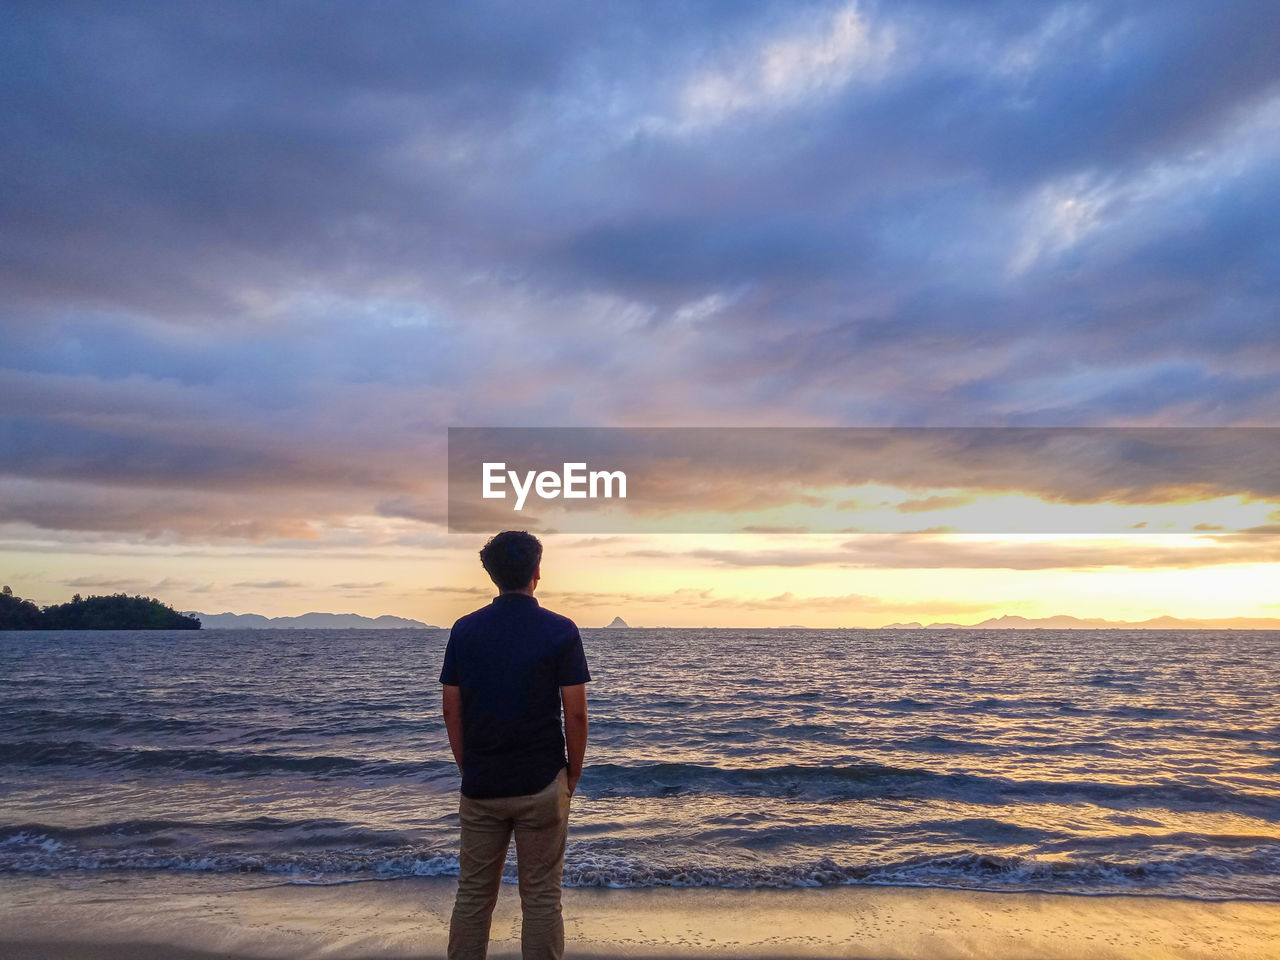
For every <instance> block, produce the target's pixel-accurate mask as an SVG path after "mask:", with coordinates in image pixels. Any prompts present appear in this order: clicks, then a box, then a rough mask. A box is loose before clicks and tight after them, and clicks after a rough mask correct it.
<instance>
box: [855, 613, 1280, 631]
mask: <svg viewBox="0 0 1280 960" xmlns="http://www.w3.org/2000/svg"><path fill="white" fill-rule="evenodd" d="M979 628H981V629H984V630H1035V629H1041V630H1106V629H1123V630H1280V620H1278V619H1276V618H1274V617H1221V618H1217V619H1212V620H1186V619H1182V618H1180V617H1152V618H1151V619H1150V620H1102V619H1099V618H1092V617H1091V618H1085V619H1081V618H1080V617H1069V616H1066V615H1065V614H1058V615H1057V616H1054V617H1041V618H1039V619H1028V618H1027V617H1015V616H1012V615H1010V614H1007V613H1006V614H1005V615H1004V616H1003V617H992V618H990V619H989V620H983V621H982V622H981V623H930V624H923V623H917V622H915V621H912V622H911V623H886V624H885V625H884V626H883V627H881V628H880V629H881V630H955V629H960V630H976V629H979Z"/></svg>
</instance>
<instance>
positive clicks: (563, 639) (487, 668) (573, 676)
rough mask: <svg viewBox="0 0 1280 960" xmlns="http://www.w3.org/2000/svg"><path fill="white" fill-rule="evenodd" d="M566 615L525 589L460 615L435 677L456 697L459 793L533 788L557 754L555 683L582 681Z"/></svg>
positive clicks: (561, 762) (558, 759)
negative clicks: (458, 697)
mask: <svg viewBox="0 0 1280 960" xmlns="http://www.w3.org/2000/svg"><path fill="white" fill-rule="evenodd" d="M590 679H591V677H590V674H589V672H588V670H587V662H586V657H585V656H584V654H583V650H582V638H581V636H580V635H579V633H578V628H577V627H576V626H575V625H574V623H573V621H572V620H570V619H568V618H567V617H562V616H560V615H559V614H555V613H552V612H551V611H549V610H545V609H543V608H542V607H541V606H540V605H539V603H538V601H537V600H536V599H534V597H533V596H531V595H530V594H526V593H502V594H500V595H498V596H497V597H495V598H494V599H493V602H492V603H490V604H489V605H488V606H485V607H481V608H480V609H479V610H476V611H475V612H473V613H469V614H467V615H466V616H464V617H462V618H460V619H459V620H458V621H457V622H456V623H455V624H454V625H453V629H452V631H451V632H450V635H449V643H448V646H447V647H446V649H445V656H444V667H443V669H442V670H441V673H440V682H441V683H444V684H448V685H451V686H457V687H458V688H459V690H460V692H461V697H462V729H463V742H464V744H465V750H464V754H463V762H462V793H463V795H464V796H467V797H472V798H476V799H481V798H489V797H510V796H518V795H521V794H528V793H534V792H536V791H538V790H541V789H542V788H543V787H545V786H546V785H547V784H548V783H550V782H551V780H552V779H553V778H554V777H555V776H556V774H557V773H558V772H559V771H560V769H561V768H562V767H565V766H567V765H568V760H567V758H566V757H565V741H564V733H563V729H562V726H561V714H560V688H561V687H568V686H574V685H576V684H581V683H586V682H587V681H588V680H590Z"/></svg>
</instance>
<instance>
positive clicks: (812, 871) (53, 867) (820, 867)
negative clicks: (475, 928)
mask: <svg viewBox="0 0 1280 960" xmlns="http://www.w3.org/2000/svg"><path fill="white" fill-rule="evenodd" d="M79 871H144V872H151V873H168V872H206V873H254V874H265V875H270V876H278V877H283V878H286V879H287V880H289V881H291V882H300V883H331V882H342V881H351V880H374V879H395V878H410V877H451V876H456V875H457V873H458V859H457V855H456V853H455V852H454V851H453V850H452V849H444V848H420V847H418V848H415V847H411V846H406V847H403V848H401V849H399V850H395V851H387V850H363V849H351V850H329V851H324V850H319V851H274V852H264V851H230V852H228V851H213V850H209V851H187V852H173V851H163V850H152V849H123V850H95V849H91V848H86V847H82V846H80V845H79V844H76V843H73V842H71V841H70V840H69V839H67V838H65V837H64V838H63V839H59V838H58V837H56V836H53V835H51V833H44V832H40V831H36V830H28V831H22V832H16V833H12V832H11V833H10V834H9V835H8V836H6V837H5V838H4V839H3V840H0V872H3V873H10V874H13V873H19V874H51V873H65V872H79ZM515 879H516V874H515V868H514V864H513V863H512V862H508V863H507V865H506V869H505V872H504V880H505V881H506V882H508V883H510V882H514V881H515ZM564 884H565V886H567V887H609V888H615V889H624V888H645V887H717V888H728V889H797V888H813V887H829V886H855V885H860V884H865V885H884V886H923V887H947V888H961V889H972V890H996V891H1024V892H1029V891H1036V892H1044V893H1085V894H1087V893H1114V892H1123V893H1130V894H1151V895H1161V896H1186V897H1196V898H1200V899H1208V900H1221V899H1239V898H1250V899H1260V900H1280V843H1266V842H1263V843H1261V844H1257V845H1254V846H1250V847H1247V848H1241V849H1239V850H1234V851H1232V852H1231V853H1229V854H1228V853H1223V852H1218V853H1204V852H1196V851H1186V852H1181V853H1173V854H1167V855H1164V856H1155V855H1153V856H1152V857H1151V858H1150V859H1146V860H1123V859H1117V858H1107V857H1101V856H1099V857H1074V858H1061V859H1046V858H1039V857H1035V856H1014V855H1009V854H1004V853H995V852H982V851H975V850H967V849H966V850H958V851H954V852H950V853H944V854H930V855H920V856H913V857H907V858H904V859H901V860H897V861H889V862H868V863H839V862H837V861H835V860H834V859H831V858H826V857H824V858H820V859H817V860H807V861H803V862H795V863H772V864H768V863H766V864H751V865H741V864H728V863H714V862H708V861H706V860H705V859H698V860H694V859H690V858H688V856H687V853H685V852H666V853H663V852H662V851H658V852H656V853H655V854H654V855H653V857H652V859H649V858H646V857H645V856H642V855H629V854H627V853H625V852H621V851H618V850H616V849H606V850H600V849H597V848H593V847H591V846H590V845H589V844H572V845H570V848H569V850H568V852H567V854H566V859H565V868H564Z"/></svg>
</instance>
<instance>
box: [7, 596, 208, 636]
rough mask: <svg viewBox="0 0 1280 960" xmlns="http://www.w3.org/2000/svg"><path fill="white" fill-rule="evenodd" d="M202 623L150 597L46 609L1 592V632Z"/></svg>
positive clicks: (81, 601) (90, 600) (79, 600)
mask: <svg viewBox="0 0 1280 960" xmlns="http://www.w3.org/2000/svg"><path fill="white" fill-rule="evenodd" d="M199 629H200V621H199V620H197V619H195V618H194V617H188V616H184V615H183V614H181V613H178V612H177V611H176V610H174V609H173V607H171V606H169V605H168V604H165V603H161V602H160V601H159V600H153V599H152V598H151V597H140V596H133V597H130V596H127V595H126V594H123V593H116V594H112V595H111V596H109V597H81V596H80V594H78V593H77V594H76V595H75V596H74V597H72V598H71V599H70V600H69V601H67V602H66V603H56V604H52V605H50V606H47V607H44V608H43V609H41V608H39V607H37V606H36V605H35V604H34V603H32V602H31V601H30V600H23V599H21V598H19V597H15V596H14V595H13V591H12V590H10V589H9V588H8V587H7V586H6V587H4V588H3V590H0V630H199Z"/></svg>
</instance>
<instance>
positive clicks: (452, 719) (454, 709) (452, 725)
mask: <svg viewBox="0 0 1280 960" xmlns="http://www.w3.org/2000/svg"><path fill="white" fill-rule="evenodd" d="M441 690H443V691H444V692H443V695H442V697H441V699H442V700H443V701H444V728H445V730H447V731H448V732H449V749H450V750H452V751H453V762H454V763H456V764H457V765H458V770H459V772H461V770H462V688H461V687H455V686H452V685H451V684H448V683H445V684H441Z"/></svg>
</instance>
